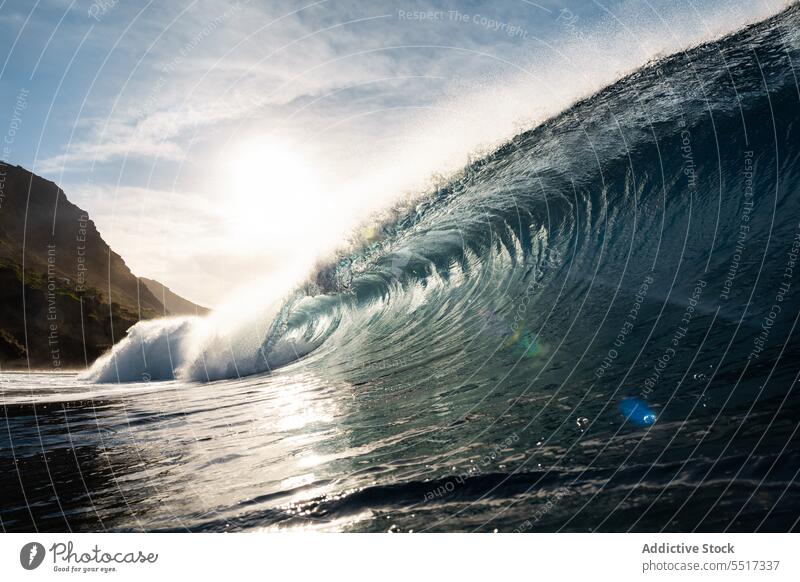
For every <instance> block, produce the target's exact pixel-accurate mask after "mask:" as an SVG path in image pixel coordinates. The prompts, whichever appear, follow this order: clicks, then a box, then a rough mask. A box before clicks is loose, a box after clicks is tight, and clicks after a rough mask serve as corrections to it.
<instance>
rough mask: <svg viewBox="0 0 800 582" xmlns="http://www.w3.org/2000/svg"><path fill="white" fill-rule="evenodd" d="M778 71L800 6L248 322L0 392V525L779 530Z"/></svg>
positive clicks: (795, 223) (794, 302)
mask: <svg viewBox="0 0 800 582" xmlns="http://www.w3.org/2000/svg"><path fill="white" fill-rule="evenodd" d="M798 67H800V8H798V6H797V5H795V6H793V7H791V8H789V9H788V10H787V11H785V12H783V13H781V14H780V15H778V16H776V17H774V18H772V19H770V20H768V21H765V22H762V23H759V24H756V25H753V26H751V27H749V28H747V29H745V30H743V31H740V32H737V33H735V34H734V35H732V36H728V37H726V38H722V39H718V40H715V41H713V42H710V43H709V44H704V45H701V46H698V47H696V48H693V49H691V50H688V51H687V52H684V53H681V54H677V55H673V56H668V57H664V58H662V59H659V60H656V61H652V62H649V63H647V64H645V65H644V66H643V67H642V68H641V69H639V70H637V71H636V72H635V73H633V74H631V75H630V76H628V77H626V78H624V79H621V80H620V81H618V82H617V83H615V84H613V85H612V86H609V87H607V88H606V89H604V90H602V91H601V92H599V93H598V94H596V95H594V96H592V97H589V98H587V99H584V100H582V101H580V102H578V103H576V104H574V105H573V106H571V107H570V108H569V109H567V110H566V111H564V112H563V113H562V114H560V115H558V116H556V117H555V118H552V119H550V120H548V121H546V122H545V123H543V124H541V125H538V126H536V127H534V128H532V129H530V130H529V131H526V132H524V133H521V134H520V135H517V136H516V137H515V138H514V139H513V140H511V141H510V142H509V143H507V144H506V145H504V146H503V147H500V148H499V149H497V150H496V151H495V152H494V153H492V154H491V155H488V156H486V157H483V158H482V159H480V160H478V161H476V162H475V163H473V164H471V165H470V166H468V167H466V168H464V170H463V171H462V172H460V173H459V174H458V175H456V176H455V177H453V178H452V179H451V180H449V181H448V182H446V183H443V184H441V185H439V186H438V187H436V188H433V189H432V191H430V192H429V193H428V194H427V195H425V196H423V197H421V198H417V199H415V200H413V202H408V203H404V204H400V205H398V206H397V207H395V208H393V209H392V210H391V211H387V212H386V213H385V215H384V216H382V218H381V219H380V220H379V221H376V222H375V223H374V224H372V225H368V226H366V227H365V229H364V232H362V233H360V234H359V241H360V242H359V243H358V244H354V245H353V246H351V247H349V250H348V251H343V252H341V253H339V255H338V256H337V257H336V258H335V259H334V260H332V261H330V262H329V263H327V264H326V265H324V266H323V267H320V268H319V269H318V270H317V271H315V272H314V273H312V274H311V276H310V277H309V278H308V280H306V281H304V282H302V283H301V284H299V285H297V286H296V287H295V288H294V289H293V290H291V291H289V292H288V293H284V294H282V295H281V297H280V299H279V300H277V301H272V302H269V305H268V306H267V307H264V308H256V307H254V308H253V315H252V317H247V318H246V322H245V323H243V324H237V325H233V324H231V325H230V326H227V327H226V326H224V325H220V324H219V321H218V320H215V319H214V316H211V317H210V318H208V319H205V320H203V319H190V318H189V319H175V320H167V321H155V322H145V323H140V324H138V325H137V326H136V327H134V328H133V329H132V330H131V332H130V334H129V336H128V337H127V338H126V339H125V340H123V341H122V342H121V343H120V344H118V345H117V346H116V347H115V348H114V350H113V351H112V352H111V353H110V354H109V355H107V356H106V357H105V358H104V359H102V360H101V361H99V362H97V363H96V364H95V365H94V366H93V367H92V369H91V370H89V371H88V372H86V373H82V374H77V373H76V374H52V373H34V372H32V373H16V374H11V373H3V374H0V404H1V405H2V419H1V420H0V475H1V477H0V499H1V500H2V503H1V504H0V527H2V530H4V531H34V530H36V531H105V530H109V531H142V530H143V531H187V530H188V531H243V530H244V531H253V530H293V529H312V530H324V531H329V530H331V531H378V532H385V531H396V532H407V531H412V530H413V531H415V532H420V531H487V532H491V531H495V530H497V531H501V532H512V531H524V532H528V531H531V532H532V531H547V532H554V531H580V532H583V531H646V532H655V531H714V532H717V531H790V530H793V531H797V530H798V529H800V527H799V526H798V520H799V519H800V481H798V473H799V472H800V447H799V445H800V436H799V435H798V434H797V433H798V426H800V425H799V424H798V423H799V422H800V389H799V388H798V375H799V374H800V362H799V361H798V354H800V330H798V329H797V323H798V315H799V314H800V312H799V311H798V308H800V89H799V88H798V79H797V71H796V69H797V68H798ZM254 304H255V302H254Z"/></svg>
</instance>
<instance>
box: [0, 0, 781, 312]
mask: <svg viewBox="0 0 800 582" xmlns="http://www.w3.org/2000/svg"><path fill="white" fill-rule="evenodd" d="M781 5H782V3H781V2H773V1H769V0H759V1H758V2H739V1H736V0H726V1H721V0H720V1H713V2H711V1H709V2H682V3H681V2H678V3H676V2H673V1H670V2H667V1H661V0H654V1H651V2H636V3H632V2H623V3H619V2H614V3H599V2H591V1H567V2H551V1H549V0H543V1H542V2H530V1H527V0H507V1H500V2H477V1H460V2H456V1H450V2H422V1H416V2H410V1H409V2H407V1H400V2H385V1H370V2H367V1H361V2H355V1H352V0H351V1H336V0H330V1H318V2H276V1H270V2H260V1H257V0H251V1H249V2H248V1H240V2H237V1H236V0H232V1H228V2H222V1H218V0H194V1H192V0H174V1H170V2H146V1H132V0H118V1H113V0H95V1H88V0H80V1H78V0H75V1H69V0H49V1H45V0H39V1H32V0H25V1H9V0H6V1H3V0H0V62H2V65H0V66H2V68H1V69H0V100H1V101H0V102H2V104H3V107H2V113H3V115H4V117H5V118H6V119H7V120H9V122H10V121H11V119H12V117H13V116H14V113H15V108H16V110H17V113H21V114H20V115H18V118H19V120H18V125H20V129H19V130H18V131H16V133H15V135H14V139H13V143H11V144H8V147H7V149H6V150H5V151H6V154H5V155H4V156H3V157H4V158H7V161H10V162H12V163H16V164H20V165H22V166H24V167H26V168H29V169H32V170H33V171H35V172H36V173H38V174H41V175H44V176H46V177H48V178H50V179H52V180H54V181H56V182H57V183H58V184H60V185H61V186H62V187H63V188H64V190H65V191H66V193H67V196H68V197H69V198H70V199H71V200H73V201H74V202H76V203H77V204H79V205H81V206H83V207H84V208H86V209H87V210H89V212H90V214H91V215H92V217H93V218H94V219H95V221H96V223H97V224H98V227H99V228H100V230H101V233H102V234H103V235H104V237H105V238H106V240H107V241H108V242H109V243H110V244H111V245H112V246H113V247H114V248H115V249H116V250H117V251H119V252H120V253H121V254H122V255H123V257H125V258H126V260H127V262H128V263H129V265H130V266H131V267H132V269H133V270H134V272H136V273H137V274H139V275H143V276H150V277H154V278H157V279H159V280H162V281H163V282H164V283H166V284H167V285H168V286H170V287H171V288H173V289H175V290H176V291H178V292H179V293H181V294H183V295H185V296H187V297H189V298H191V299H194V300H196V301H199V302H203V303H205V304H217V303H218V302H220V301H221V300H222V299H223V298H224V297H225V296H226V295H227V293H229V292H230V290H231V289H232V288H234V287H237V286H239V285H241V284H244V283H246V282H248V281H249V280H251V279H252V278H253V277H254V273H258V274H259V276H262V275H263V276H269V275H270V273H276V272H282V271H285V270H286V269H287V265H289V264H291V265H295V266H298V268H301V269H302V268H304V265H305V263H307V262H308V261H309V260H310V257H312V255H315V254H317V253H319V251H320V249H324V248H326V247H329V246H330V245H331V244H334V242H335V241H336V240H337V237H339V238H341V236H342V234H343V233H346V231H347V230H348V229H349V228H351V227H352V225H353V224H355V223H357V221H358V219H359V217H361V216H363V215H365V213H367V212H369V211H373V210H375V209H376V208H379V207H380V206H381V205H383V204H386V203H388V201H389V200H390V199H391V198H392V197H393V196H395V195H397V194H400V193H402V192H403V191H413V190H417V189H423V188H424V184H425V180H427V179H428V178H429V176H430V175H431V173H444V174H446V173H447V172H448V171H452V170H453V169H456V168H457V167H458V166H459V165H460V164H462V163H463V162H464V161H465V159H466V158H467V157H468V156H469V155H475V153H476V152H479V151H482V150H481V148H487V147H491V146H493V145H496V144H497V143H499V142H500V141H502V140H503V139H507V138H508V137H510V136H511V135H513V133H514V132H515V131H519V130H520V129H522V128H524V127H527V126H529V125H531V124H533V123H536V122H537V121H538V120H540V119H542V118H543V117H546V116H548V115H552V114H554V113H556V112H557V111H559V110H560V109H562V108H563V107H565V106H566V105H568V104H569V103H570V102H571V101H573V100H574V99H577V98H579V97H582V96H584V95H585V94H587V93H591V92H592V91H594V90H597V89H598V88H600V87H602V86H603V85H604V84H606V83H608V82H611V81H613V80H614V79H615V78H617V77H618V76H619V75H621V74H623V73H625V72H627V71H630V70H633V69H634V68H636V67H637V66H639V65H641V64H642V63H644V62H646V61H647V60H648V58H652V57H653V56H656V55H659V54H665V53H670V52H674V51H676V50H680V49H681V48H685V47H686V46H688V45H690V44H692V43H695V42H698V41H701V40H703V39H706V38H710V37H713V36H715V35H719V34H722V33H724V32H726V31H729V30H732V29H735V28H737V27H739V26H741V25H742V24H744V23H745V22H747V21H752V20H756V19H760V18H763V17H764V16H766V15H768V14H770V13H772V12H775V11H776V10H777V9H779V7H780V6H781ZM21 92H23V93H21ZM20 95H22V101H24V109H22V110H20V108H19V102H20ZM0 123H2V125H0V130H2V129H4V128H3V125H5V122H0ZM3 133H4V134H5V133H6V132H5V131H4V132H3ZM293 175H294V176H298V178H297V179H294V178H293V177H292V176H293Z"/></svg>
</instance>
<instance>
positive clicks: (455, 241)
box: [87, 5, 800, 386]
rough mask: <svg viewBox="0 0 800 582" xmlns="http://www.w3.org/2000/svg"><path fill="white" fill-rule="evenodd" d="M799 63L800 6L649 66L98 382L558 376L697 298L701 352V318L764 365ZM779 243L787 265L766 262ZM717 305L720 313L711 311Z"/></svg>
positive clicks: (782, 240)
mask: <svg viewBox="0 0 800 582" xmlns="http://www.w3.org/2000/svg"><path fill="white" fill-rule="evenodd" d="M798 63H800V9H799V8H798V6H797V5H794V6H792V7H791V8H789V9H787V10H786V11H785V12H783V13H781V14H779V15H777V16H775V17H773V18H771V19H769V20H767V21H764V22H762V23H759V24H756V25H753V26H751V27H749V28H747V29H745V30H743V31H740V32H737V33H735V34H733V35H731V36H727V37H725V38H723V39H721V40H717V41H714V42H710V43H708V44H704V45H701V46H698V47H696V48H693V49H691V50H688V51H686V52H682V53H679V54H675V55H673V56H669V57H666V58H662V59H660V60H658V61H654V62H650V63H647V64H646V65H645V66H644V67H643V68H641V69H639V70H637V71H636V72H634V73H633V74H631V75H629V76H627V77H625V78H623V79H622V80H620V81H618V82H616V83H614V84H613V85H611V86H609V87H607V88H605V89H603V90H602V91H600V92H599V93H597V94H595V95H593V96H592V97H590V98H587V99H584V100H583V101H580V102H578V103H576V104H575V105H573V106H571V107H570V108H569V109H567V110H565V111H564V112H563V113H561V114H559V115H557V116H555V117H553V118H551V119H548V120H547V121H545V122H543V123H541V124H540V125H538V126H536V127H535V128H533V129H531V130H529V131H526V132H524V133H522V134H519V135H517V136H515V137H514V138H513V139H511V140H510V141H509V142H508V143H506V144H505V145H503V146H502V147H500V148H499V149H497V150H496V151H495V152H493V153H492V154H491V155H488V156H486V157H484V158H483V159H481V160H479V161H477V162H475V163H472V164H470V165H468V166H467V167H465V168H464V169H463V170H462V171H461V172H459V173H458V174H457V175H455V176H454V177H453V178H452V179H451V180H450V181H449V182H448V183H447V184H445V185H442V186H441V187H438V188H436V189H435V190H434V191H432V192H429V193H428V194H427V195H425V196H423V197H421V198H417V199H415V200H413V201H412V202H406V203H404V204H401V205H398V206H397V207H395V208H393V209H392V210H391V211H388V212H386V213H385V215H384V216H382V217H381V218H377V219H376V220H375V221H374V222H373V223H371V224H367V225H365V227H364V229H363V230H362V231H361V232H359V233H358V242H357V243H356V244H354V245H353V246H351V247H350V248H348V250H347V251H342V252H340V253H339V254H338V255H337V256H336V257H335V258H334V259H332V260H330V261H328V262H326V264H325V265H324V266H321V267H319V268H318V269H317V270H315V271H314V272H313V273H312V275H310V276H309V278H308V279H307V280H306V281H304V282H303V283H302V284H300V285H298V286H297V287H296V288H294V289H293V290H292V291H290V292H288V293H284V294H283V295H282V296H281V295H280V294H279V296H278V298H277V299H274V300H268V301H265V303H266V305H265V306H263V307H262V308H261V309H254V310H253V312H252V313H250V314H248V316H247V317H245V318H244V319H243V320H241V321H236V322H232V321H226V315H225V314H224V313H220V314H212V315H210V316H209V317H206V318H177V319H164V320H156V321H146V322H140V323H138V324H137V325H135V326H134V327H133V328H131V330H129V332H128V335H127V337H126V338H125V339H123V340H122V341H121V342H119V343H118V344H117V345H115V346H114V347H113V349H112V350H111V351H110V352H109V353H108V354H106V355H105V356H104V357H102V358H101V359H99V360H98V361H97V362H96V363H95V364H94V365H93V366H92V368H91V369H90V370H89V372H87V377H88V378H89V379H91V380H94V381H96V382H139V381H151V380H170V379H173V378H176V377H180V378H184V379H192V380H197V381H213V380H218V379H223V378H236V377H240V376H247V375H252V374H258V373H263V372H269V371H271V370H274V369H276V368H279V367H282V366H285V365H287V364H290V363H291V362H294V361H296V360H299V359H301V358H302V359H304V362H305V363H306V364H307V365H308V366H309V369H312V370H314V369H317V370H326V371H327V372H328V373H333V374H335V373H336V371H343V373H344V372H347V373H348V374H349V375H350V376H352V375H353V374H355V375H358V374H359V373H363V374H364V375H365V376H368V375H370V374H376V373H379V372H380V369H379V368H377V367H376V365H375V364H376V362H378V361H380V360H389V359H391V360H393V361H402V362H403V365H402V367H404V368H414V367H417V368H420V369H423V368H425V369H430V370H434V371H435V370H443V373H455V370H457V369H458V368H459V366H460V365H461V364H460V363H461V362H463V361H466V360H467V359H469V360H470V361H473V362H474V361H489V360H490V359H491V358H492V357H493V356H494V355H496V354H501V355H502V357H504V358H506V359H507V360H508V361H514V360H515V359H517V360H518V359H521V358H529V357H531V356H533V355H536V356H537V357H539V358H541V359H542V360H543V361H545V360H547V359H548V358H549V357H550V355H551V354H553V353H555V352H556V351H557V350H565V351H566V352H567V353H571V352H570V350H572V349H575V350H578V346H581V345H585V344H586V342H587V341H588V342H596V344H597V345H609V346H614V345H615V342H617V343H619V342H622V343H623V344H625V345H629V346H630V345H633V346H635V345H638V344H641V343H643V342H645V340H646V337H644V336H642V337H640V336H638V335H637V334H640V333H642V334H644V333H646V332H647V331H648V327H647V326H639V325H638V324H639V323H641V322H643V321H648V322H649V323H653V322H656V323H657V321H658V318H660V317H661V316H662V315H661V314H663V312H664V309H665V308H666V309H672V308H674V309H675V310H676V311H677V312H679V315H683V314H684V313H685V312H686V311H687V310H686V305H687V298H693V297H695V296H696V298H695V300H694V304H695V305H696V308H695V307H693V309H692V311H691V313H690V314H689V316H687V323H686V325H685V326H684V327H685V328H686V331H685V333H684V334H683V336H681V337H680V340H679V341H680V342H681V344H682V345H694V344H700V342H702V341H706V340H704V338H703V337H702V336H701V335H699V334H702V333H703V332H704V328H703V327H702V326H694V327H693V326H692V325H691V322H692V320H694V321H696V318H698V317H712V316H713V317H714V318H715V319H714V320H715V321H720V322H723V324H724V325H726V326H731V328H733V327H734V326H738V327H737V329H740V330H742V329H743V330H745V334H744V339H740V340H739V341H737V342H736V344H735V345H734V346H733V347H730V346H728V348H729V349H731V350H733V352H735V353H736V354H738V357H740V358H741V359H742V360H745V359H748V358H749V359H755V360H757V359H758V358H759V357H760V356H761V355H763V353H764V351H765V350H769V349H772V348H770V338H771V337H772V338H775V337H782V336H785V335H786V330H779V329H778V326H780V325H783V324H781V323H777V324H775V326H776V327H768V328H767V329H768V330H769V333H767V334H766V336H764V335H763V331H764V324H763V322H764V321H765V318H766V317H768V316H769V305H768V304H764V303H763V302H758V303H754V302H752V301H751V299H752V293H753V290H754V289H755V288H756V286H757V285H759V284H763V281H762V280H760V279H759V278H760V277H762V276H766V275H762V274H763V273H768V274H770V275H769V276H773V274H775V273H780V272H782V271H783V270H784V265H785V262H786V253H787V252H791V248H792V247H791V241H793V240H795V237H797V236H800V233H798V224H797V205H798V201H800V193H799V192H798V189H800V159H798V158H799V156H800V147H799V146H800V123H798V121H800V112H799V111H798V107H797V99H798V97H799V96H800V92H798V86H797V78H796V73H795V67H796V66H797V64H798ZM770 241H774V243H773V244H774V245H777V246H775V247H774V248H775V250H774V251H773V252H764V253H763V254H762V255H753V254H751V253H750V254H748V250H752V249H755V248H763V247H765V245H767V244H768V243H769V242H770ZM787 245H788V246H787ZM779 278H780V277H778V279H779ZM646 281H649V283H645V282H646ZM779 283H780V281H778V280H777V279H776V281H775V286H774V288H775V289H777V288H778V287H777V286H778V284H779ZM698 288H699V289H700V291H699V292H697V289H698ZM643 289H644V291H642V290H643ZM772 289H773V288H772V287H770V292H771V291H772ZM273 296H274V294H271V295H270V297H273ZM710 296H713V297H714V299H715V300H717V299H719V300H720V307H719V309H716V310H715V309H711V308H707V307H704V304H708V303H710V302H707V301H706V302H704V301H703V299H704V298H706V297H710ZM616 297H620V298H624V299H621V300H620V302H619V305H620V306H619V307H618V308H617V307H615V308H614V309H619V310H621V311H620V312H619V313H617V312H616V311H612V308H611V307H609V305H608V303H609V301H610V300H611V299H613V298H616ZM628 298H630V300H629V299H628ZM637 301H638V303H640V304H641V307H639V308H635V305H636V302H637ZM767 303H770V302H767ZM743 305H746V306H749V307H747V308H746V309H744V310H742V309H741V306H743ZM783 305H784V309H793V310H794V311H796V310H797V306H796V305H790V299H789V298H787V299H786V303H784V304H783ZM659 309H660V311H659ZM577 313H581V320H580V322H579V323H576V320H575V315H576V314H577ZM631 313H634V314H635V317H632V316H631V315H630V314H631ZM626 317H629V318H630V321H631V322H632V323H631V325H630V326H624V325H623V324H621V323H620V321H625V318H626ZM739 333H741V331H740V332H739ZM568 335H569V337H567V336H568ZM719 341H720V342H724V338H721V339H719ZM723 348H724V345H723V346H721V349H723ZM776 349H777V348H776ZM733 352H732V353H733ZM666 354H667V355H668V352H667V353H666ZM579 356H580V351H579V350H578V351H576V352H575V353H574V357H575V358H578V357H579ZM634 356H635V353H631V351H630V350H627V351H625V352H624V355H623V350H621V349H614V348H613V347H612V348H610V349H609V350H608V352H607V353H606V354H605V357H604V358H602V359H601V361H596V362H592V363H591V364H586V368H585V369H584V370H583V372H584V377H590V378H606V379H607V378H609V377H611V376H612V375H617V376H618V375H620V374H622V373H623V371H624V370H625V369H626V368H627V367H629V366H632V365H634V361H633V360H631V361H626V358H628V359H630V358H633V357H634ZM663 357H664V358H666V355H664V356H663ZM667 361H668V360H667ZM667 365H668V364H667ZM496 373H497V374H501V372H500V371H497V372H496ZM652 376H653V374H652V373H651V374H650V375H649V376H646V375H645V376H643V378H644V379H645V380H644V381H643V382H642V383H641V385H642V386H644V385H645V383H646V379H647V378H649V377H652ZM658 382H659V378H658V377H657V376H656V377H655V378H654V379H651V380H650V383H651V384H652V385H653V386H656V385H657V384H658Z"/></svg>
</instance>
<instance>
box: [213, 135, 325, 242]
mask: <svg viewBox="0 0 800 582" xmlns="http://www.w3.org/2000/svg"><path fill="white" fill-rule="evenodd" d="M226 166H227V168H226V170H227V171H226V174H227V176H226V179H225V184H226V186H227V187H226V191H225V192H223V193H222V194H223V196H224V198H223V204H224V207H225V215H226V216H227V217H228V220H229V223H230V226H231V228H232V229H233V230H234V232H235V234H236V235H237V236H241V237H243V238H245V239H263V238H264V236H265V235H266V236H267V237H270V236H283V237H292V236H293V235H298V236H299V235H301V234H302V231H303V230H304V229H303V224H304V223H305V222H307V221H309V220H310V222H312V223H313V222H315V220H313V217H312V216H311V214H312V213H313V212H314V211H315V210H318V209H319V208H320V203H321V197H320V183H319V180H318V177H317V175H316V171H315V169H314V166H313V164H312V163H310V162H309V160H308V159H307V158H306V157H305V156H303V154H302V153H300V152H299V151H298V149H297V148H295V147H293V146H292V145H291V144H289V143H282V142H279V141H276V140H269V139H253V140H248V141H246V142H244V143H242V144H240V145H238V146H236V147H234V148H233V149H232V150H231V152H230V154H229V158H228V163H227V164H226Z"/></svg>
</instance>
